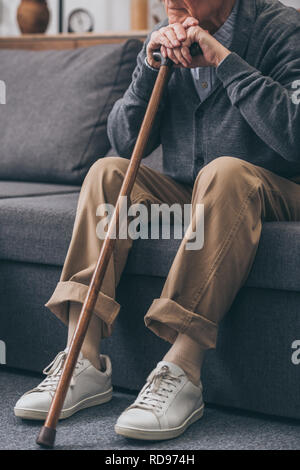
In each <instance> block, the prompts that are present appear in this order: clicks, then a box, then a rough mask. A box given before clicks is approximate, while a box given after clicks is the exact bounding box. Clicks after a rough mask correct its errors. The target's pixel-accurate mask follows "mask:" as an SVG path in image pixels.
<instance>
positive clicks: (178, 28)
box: [171, 23, 186, 42]
mask: <svg viewBox="0 0 300 470" xmlns="http://www.w3.org/2000/svg"><path fill="white" fill-rule="evenodd" d="M171 27H172V28H173V30H174V31H175V34H176V36H177V38H178V40H179V41H180V42H182V41H185V40H186V30H185V28H184V26H183V25H182V24H180V23H175V24H172V25H171Z"/></svg>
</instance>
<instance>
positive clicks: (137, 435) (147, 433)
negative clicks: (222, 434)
mask: <svg viewBox="0 0 300 470" xmlns="http://www.w3.org/2000/svg"><path fill="white" fill-rule="evenodd" d="M203 413H204V405H202V407H201V408H199V409H198V410H196V411H194V412H193V413H192V414H191V415H190V416H189V417H188V418H187V419H186V421H185V422H184V423H183V424H182V425H181V426H179V427H178V428H172V429H166V430H163V429H162V430H159V431H152V430H150V429H149V430H147V429H138V428H130V427H122V426H117V425H116V426H115V432H116V433H117V434H119V435H120V436H123V437H128V438H129V439H138V440H142V441H165V440H168V439H175V438H176V437H179V436H181V434H183V433H184V432H185V431H186V430H187V428H188V427H189V426H191V425H192V424H193V423H195V422H196V421H198V420H199V419H201V418H202V416H203Z"/></svg>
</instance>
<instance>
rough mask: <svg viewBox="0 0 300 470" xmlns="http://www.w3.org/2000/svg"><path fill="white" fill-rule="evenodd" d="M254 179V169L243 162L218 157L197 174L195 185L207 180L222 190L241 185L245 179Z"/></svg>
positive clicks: (237, 159)
mask: <svg viewBox="0 0 300 470" xmlns="http://www.w3.org/2000/svg"><path fill="white" fill-rule="evenodd" d="M253 177H255V167H254V165H251V164H250V163H248V162H246V161H245V160H241V159H240V158H235V157H225V156H224V157H218V158H215V159H214V160H212V161H211V162H210V163H209V164H208V165H206V166H205V167H204V168H202V170H201V171H200V172H199V174H198V177H197V181H196V183H200V181H202V182H203V180H205V179H207V180H209V181H212V180H213V181H214V182H215V183H216V185H217V186H218V185H220V186H221V187H222V188H224V187H226V186H228V185H229V186H232V185H236V184H242V182H243V181H244V180H246V179H249V178H250V179H252V178H253Z"/></svg>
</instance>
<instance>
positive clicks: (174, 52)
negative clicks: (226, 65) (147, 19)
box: [147, 18, 230, 68]
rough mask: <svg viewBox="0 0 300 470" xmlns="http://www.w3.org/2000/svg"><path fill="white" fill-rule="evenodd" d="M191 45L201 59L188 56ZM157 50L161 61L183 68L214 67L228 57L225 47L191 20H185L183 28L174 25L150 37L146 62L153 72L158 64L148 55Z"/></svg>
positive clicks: (177, 24) (196, 22)
mask: <svg viewBox="0 0 300 470" xmlns="http://www.w3.org/2000/svg"><path fill="white" fill-rule="evenodd" d="M195 42H196V43H198V44H199V46H200V47H201V49H202V51H203V56H202V55H201V56H197V57H192V56H191V54H190V50H189V48H190V46H191V45H192V44H193V43H195ZM157 49H160V50H161V53H162V55H163V57H169V58H170V59H171V60H172V61H173V62H174V63H175V65H177V66H179V67H185V68H196V67H218V65H219V64H220V63H221V62H222V60H223V59H225V58H226V57H227V56H228V55H229V54H230V51H229V50H228V49H227V48H226V47H224V46H223V45H222V44H221V43H220V42H219V41H217V40H216V39H215V38H214V37H213V36H212V35H211V34H210V33H209V32H208V31H205V30H204V29H202V28H201V27H200V26H199V25H198V21H197V20H196V19H195V18H187V19H186V20H185V22H184V23H183V24H180V23H175V24H172V25H170V26H168V27H165V28H162V29H160V30H159V31H155V32H154V33H153V34H152V36H151V40H150V42H149V45H148V49H147V60H148V63H149V64H150V65H151V66H152V67H155V68H159V64H158V63H157V62H156V61H155V60H154V59H153V56H152V54H153V52H154V51H155V50H157Z"/></svg>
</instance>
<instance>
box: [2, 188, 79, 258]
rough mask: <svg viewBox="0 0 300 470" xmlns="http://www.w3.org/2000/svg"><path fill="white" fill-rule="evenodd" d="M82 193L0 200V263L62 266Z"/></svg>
mask: <svg viewBox="0 0 300 470" xmlns="http://www.w3.org/2000/svg"><path fill="white" fill-rule="evenodd" d="M78 197H79V192H73V193H69V194H68V193H65V194H52V195H51V194H46V195H43V196H34V197H29V196H28V197H16V198H10V199H0V260H1V259H3V260H10V261H19V262H28V263H37V264H49V265H56V266H62V264H63V262H64V259H65V256H66V253H67V249H68V246H69V242H70V239H71V235H72V229H73V224H74V219H75V214H76V207H77V201H78Z"/></svg>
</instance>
